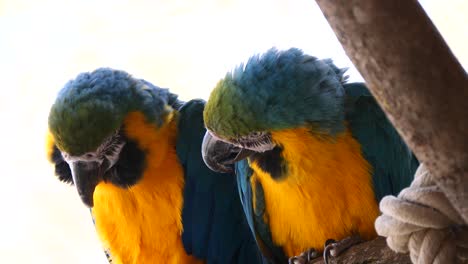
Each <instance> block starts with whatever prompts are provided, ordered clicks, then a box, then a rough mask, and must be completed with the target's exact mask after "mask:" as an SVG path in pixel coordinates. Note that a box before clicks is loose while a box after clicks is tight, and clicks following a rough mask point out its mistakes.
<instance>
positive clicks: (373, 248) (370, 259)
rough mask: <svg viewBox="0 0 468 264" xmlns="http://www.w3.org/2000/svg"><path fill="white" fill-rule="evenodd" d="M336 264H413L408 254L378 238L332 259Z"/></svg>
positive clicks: (318, 261) (314, 262)
mask: <svg viewBox="0 0 468 264" xmlns="http://www.w3.org/2000/svg"><path fill="white" fill-rule="evenodd" d="M322 263H324V262H323V260H322V259H321V258H320V259H315V260H313V261H311V262H310V263H309V264H322ZM329 263H330V264H334V263H366V264H394V263H399V264H411V260H410V258H409V256H408V254H398V253H395V252H393V251H392V250H391V249H390V248H388V247H387V244H386V243H385V238H383V237H378V238H376V239H374V240H372V241H368V242H365V243H361V244H358V245H355V246H353V247H351V248H350V249H348V250H346V251H345V252H343V253H342V254H341V255H339V256H338V257H336V258H331V259H330V261H329Z"/></svg>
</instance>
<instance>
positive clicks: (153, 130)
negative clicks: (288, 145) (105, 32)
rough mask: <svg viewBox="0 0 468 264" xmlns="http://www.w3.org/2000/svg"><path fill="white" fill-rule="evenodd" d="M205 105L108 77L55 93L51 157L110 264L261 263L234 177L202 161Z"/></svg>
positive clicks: (101, 74)
mask: <svg viewBox="0 0 468 264" xmlns="http://www.w3.org/2000/svg"><path fill="white" fill-rule="evenodd" d="M204 104H205V103H204V102H203V101H201V100H192V101H189V102H187V103H183V102H181V101H179V100H178V99H177V96H176V95H174V94H172V93H170V92H169V91H168V90H167V89H161V88H159V87H156V86H154V85H152V84H151V83H149V82H147V81H145V80H142V79H136V78H134V77H132V76H131V75H129V74H128V73H126V72H124V71H118V70H112V69H108V68H101V69H97V70H95V71H93V72H91V73H82V74H80V75H78V76H77V77H76V78H75V79H74V80H71V81H69V82H68V83H67V84H66V85H65V86H64V88H63V89H62V90H61V91H60V92H59V94H58V96H57V99H56V101H55V103H54V104H53V105H52V108H51V110H50V114H49V132H50V133H49V136H48V142H49V145H48V146H49V149H48V151H49V153H48V154H49V157H50V160H51V161H52V162H53V163H54V164H55V172H56V174H57V176H58V178H59V179H60V180H61V181H63V182H66V183H70V184H74V185H75V186H76V188H77V190H78V194H79V196H80V197H81V199H82V201H83V203H84V204H85V205H87V206H88V207H90V208H91V212H92V215H93V217H94V220H95V225H96V229H97V232H98V235H99V238H100V240H101V241H102V243H103V245H104V247H105V248H107V249H108V250H109V251H110V254H111V255H112V258H113V261H114V263H125V264H130V263H138V264H141V263H143V264H144V263H261V261H262V257H261V254H260V252H259V251H258V247H257V245H256V243H255V239H254V237H253V236H252V232H251V230H250V228H249V226H248V223H247V221H246V219H245V215H244V213H243V210H242V205H241V202H240V200H239V195H238V189H237V183H236V181H235V177H226V175H220V174H218V173H215V172H213V171H211V170H210V169H208V168H207V167H206V165H205V164H204V162H203V160H202V157H201V143H202V139H203V136H204V134H205V128H204V126H203V109H204Z"/></svg>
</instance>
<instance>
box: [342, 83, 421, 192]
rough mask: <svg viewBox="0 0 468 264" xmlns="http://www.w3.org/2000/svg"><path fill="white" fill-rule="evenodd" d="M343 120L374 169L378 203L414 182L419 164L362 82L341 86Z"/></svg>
mask: <svg viewBox="0 0 468 264" xmlns="http://www.w3.org/2000/svg"><path fill="white" fill-rule="evenodd" d="M344 88H345V91H346V120H347V121H348V124H349V127H350V129H351V133H352V134H353V136H354V137H355V138H356V139H357V140H358V141H359V143H360V144H361V147H362V151H363V153H364V157H365V158H366V159H367V161H368V162H369V163H370V164H371V165H372V167H373V183H374V191H375V194H376V198H377V200H378V201H380V199H381V198H382V197H383V196H385V195H390V194H393V195H396V194H398V193H399V192H400V191H401V190H402V189H403V188H405V187H408V186H409V185H410V183H411V181H412V180H413V176H414V172H415V171H416V169H417V167H418V165H419V162H418V160H417V159H416V157H415V156H414V154H413V153H412V152H411V150H410V149H409V148H408V147H407V145H406V144H405V142H404V141H403V139H402V138H401V137H400V135H399V134H398V132H397V131H396V130H395V128H394V127H393V125H392V124H391V123H390V121H389V120H388V119H387V117H386V115H385V113H384V112H383V111H382V109H381V108H380V106H379V105H378V103H377V102H376V101H375V99H374V97H373V96H372V95H371V93H370V92H369V91H368V89H367V87H366V86H365V84H363V83H350V84H345V85H344Z"/></svg>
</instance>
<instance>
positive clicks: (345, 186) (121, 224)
mask: <svg viewBox="0 0 468 264" xmlns="http://www.w3.org/2000/svg"><path fill="white" fill-rule="evenodd" d="M343 73H344V71H343V70H342V69H338V68H337V67H336V66H335V65H334V64H333V63H332V61H331V60H318V59H317V58H315V57H311V56H308V55H305V54H303V52H302V51H300V50H298V49H290V50H286V51H277V50H276V49H271V50H269V51H268V52H266V53H265V54H263V55H261V56H254V57H252V58H251V59H250V60H249V61H248V62H247V63H246V64H245V65H241V66H240V67H238V68H236V69H235V70H234V71H233V72H232V73H228V74H227V75H226V77H225V78H224V79H223V80H221V81H220V82H219V83H218V85H217V86H216V88H215V89H214V90H213V92H212V94H211V96H210V99H209V100H208V102H207V103H206V105H205V103H204V102H203V101H201V100H192V101H189V102H186V103H184V102H181V101H180V100H178V99H177V96H176V95H174V94H172V93H170V92H169V91H168V90H167V89H161V88H159V87H156V86H154V85H152V84H151V83H149V82H147V81H145V80H142V79H137V78H134V77H132V76H131V75H129V74H127V73H125V72H123V71H117V70H112V69H106V68H103V69H98V70H96V71H94V72H91V73H82V74H80V75H78V77H76V78H75V79H74V80H71V81H70V82H68V83H67V84H66V85H65V87H64V88H63V89H62V90H61V91H60V92H59V94H58V96H57V99H56V101H55V103H54V104H53V106H52V108H51V110H50V115H49V132H50V133H49V137H48V139H49V140H48V142H49V143H50V144H49V150H48V151H49V153H48V154H49V157H50V160H51V161H52V162H53V163H54V164H55V172H56V174H57V176H58V178H59V179H60V180H62V181H64V182H67V183H71V184H74V185H75V186H76V188H77V190H78V194H79V196H80V197H81V199H82V201H83V203H84V204H85V205H87V206H88V207H90V208H91V212H92V215H93V218H94V219H95V225H96V229H97V232H98V235H99V237H100V239H101V241H102V243H103V245H104V247H105V248H106V249H108V250H109V251H110V254H111V255H112V258H113V260H114V261H115V262H116V263H125V264H126V263H160V262H165V263H286V262H287V261H288V258H291V260H292V261H298V262H301V263H302V262H305V258H304V256H305V255H302V256H300V257H294V256H296V255H299V254H300V253H301V252H304V251H306V252H307V254H308V257H310V255H313V254H312V252H313V250H312V249H315V250H317V251H323V250H324V245H325V242H327V240H329V239H334V240H342V239H345V238H347V237H350V236H354V237H356V236H360V237H361V238H363V239H372V238H373V237H375V236H376V233H375V231H374V220H375V218H376V217H377V215H378V213H379V211H378V206H377V201H378V200H379V199H380V197H381V196H382V195H384V194H395V193H397V192H398V191H399V190H401V189H402V188H403V187H405V186H407V185H408V184H409V182H410V181H411V178H412V175H413V172H414V170H415V168H416V166H417V164H418V162H417V160H416V159H415V158H414V156H413V155H412V153H411V151H410V150H409V149H408V148H407V147H406V145H405V144H404V142H403V141H402V140H401V138H400V137H399V135H398V134H397V132H396V131H395V130H394V128H393V127H392V126H391V124H390V123H389V122H388V120H387V119H386V117H385V115H384V113H383V112H382V110H381V109H380V108H379V107H378V105H377V103H376V102H375V100H374V99H373V98H372V96H371V95H370V94H369V92H368V91H367V89H366V87H365V86H364V85H363V84H359V83H354V84H346V83H345V80H344V78H343ZM205 127H206V128H207V130H205ZM204 161H205V163H206V165H205V163H204ZM233 164H234V167H233ZM207 165H208V167H209V168H211V169H212V170H210V169H209V168H208V167H207ZM213 170H215V171H217V172H215V171H213ZM221 173H228V175H226V174H221ZM234 173H235V176H234ZM229 174H231V175H229ZM343 241H347V240H343ZM328 242H329V241H328ZM344 244H346V243H341V244H340V242H336V243H331V244H330V246H332V247H333V249H334V250H337V251H339V250H340V248H341V247H340V245H344ZM348 244H349V243H348ZM328 247H329V246H327V248H328Z"/></svg>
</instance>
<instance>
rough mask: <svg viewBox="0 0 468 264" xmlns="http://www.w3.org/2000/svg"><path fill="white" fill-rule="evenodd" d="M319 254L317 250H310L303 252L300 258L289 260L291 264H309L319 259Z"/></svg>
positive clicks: (295, 257)
mask: <svg viewBox="0 0 468 264" xmlns="http://www.w3.org/2000/svg"><path fill="white" fill-rule="evenodd" d="M319 256H320V255H319V252H318V251H317V250H316V249H313V248H310V249H308V250H306V251H304V252H302V253H301V254H300V255H298V256H294V257H292V258H290V259H289V262H288V263H289V264H308V263H309V262H310V261H311V260H312V259H315V258H318V257H319Z"/></svg>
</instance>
